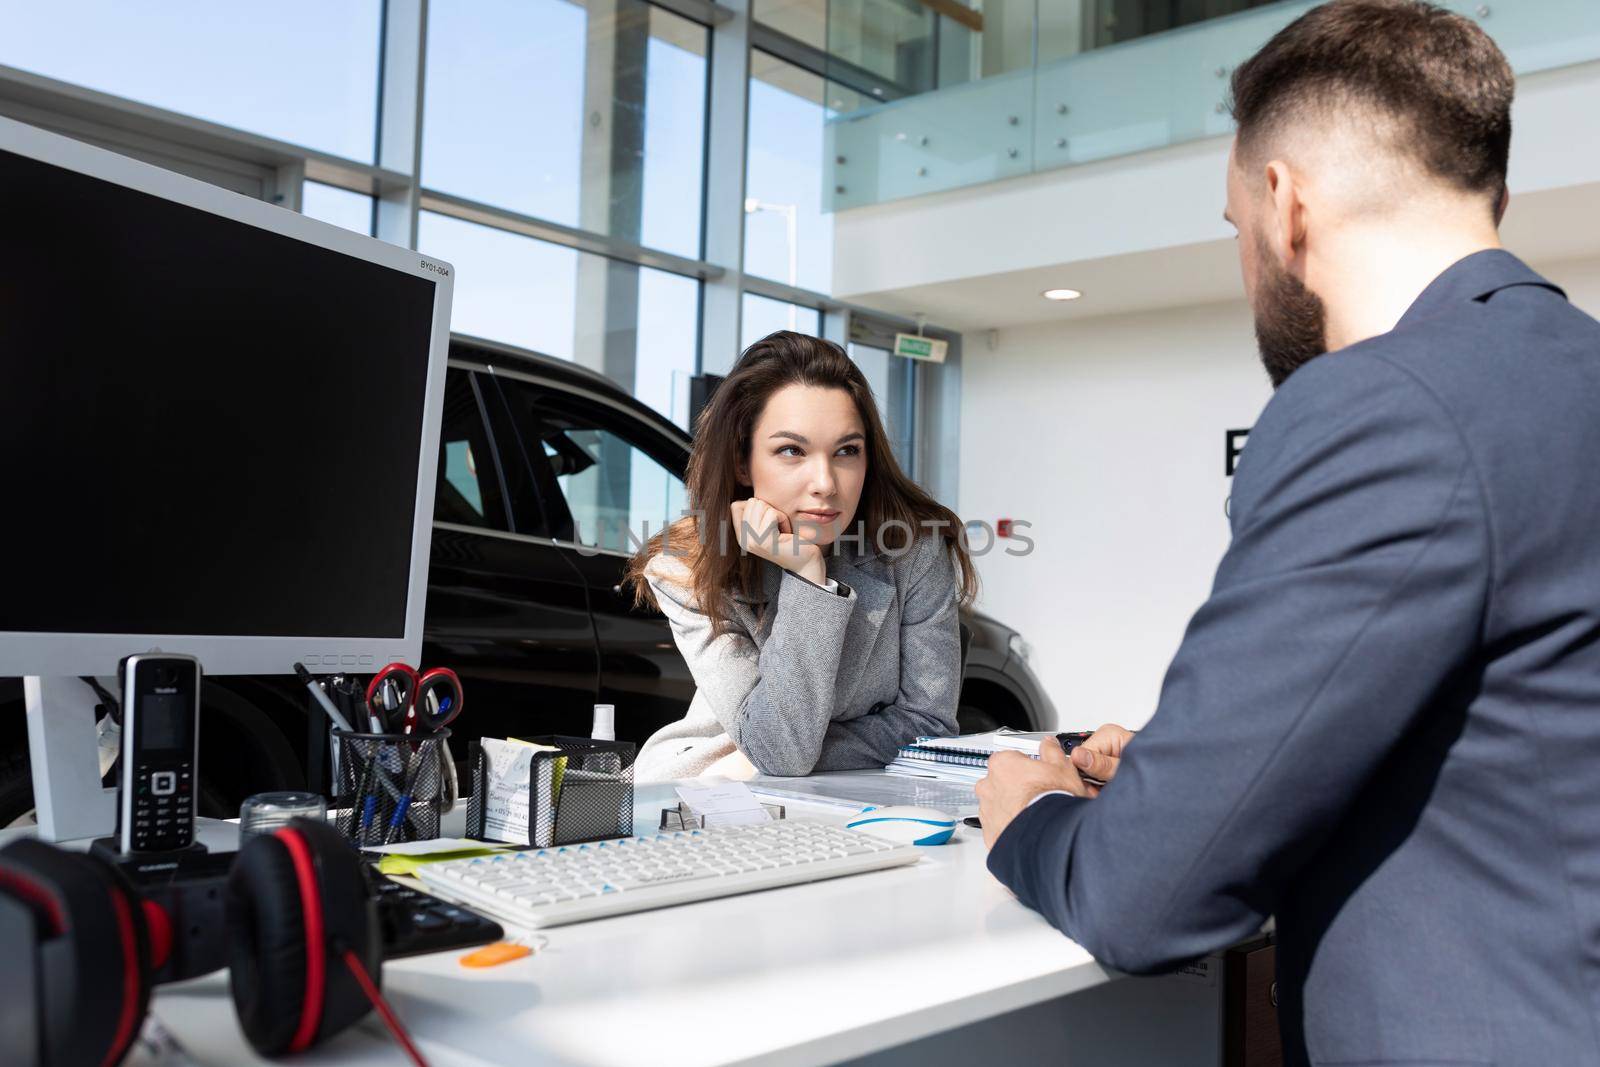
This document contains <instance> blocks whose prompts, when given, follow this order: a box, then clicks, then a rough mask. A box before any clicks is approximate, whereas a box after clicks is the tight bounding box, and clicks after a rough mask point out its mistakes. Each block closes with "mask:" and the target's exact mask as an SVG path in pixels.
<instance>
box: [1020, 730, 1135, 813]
mask: <svg viewBox="0 0 1600 1067" xmlns="http://www.w3.org/2000/svg"><path fill="white" fill-rule="evenodd" d="M1131 740H1133V731H1132V730H1124V729H1123V728H1122V727H1120V726H1118V725H1116V724H1115V723H1109V722H1108V723H1106V724H1105V725H1104V726H1102V727H1100V729H1098V730H1096V731H1095V732H1094V733H1092V734H1090V735H1089V738H1088V740H1086V741H1084V743H1083V744H1081V745H1079V746H1078V747H1077V748H1075V749H1073V750H1072V765H1073V766H1074V767H1076V768H1077V769H1078V773H1079V774H1080V775H1083V776H1084V777H1086V778H1098V779H1100V780H1101V781H1102V782H1109V781H1111V777H1112V775H1114V774H1116V773H1117V768H1118V767H1119V766H1121V765H1122V750H1123V749H1124V748H1126V747H1127V744H1128V742H1129V741H1131ZM1049 744H1050V742H1049V741H1045V742H1044V743H1043V744H1041V745H1040V748H1041V750H1042V749H1043V748H1045V747H1046V746H1048V745H1049ZM1098 792H1099V790H1098V789H1096V788H1095V787H1094V786H1090V787H1089V795H1090V796H1094V795H1095V794H1096V793H1098Z"/></svg>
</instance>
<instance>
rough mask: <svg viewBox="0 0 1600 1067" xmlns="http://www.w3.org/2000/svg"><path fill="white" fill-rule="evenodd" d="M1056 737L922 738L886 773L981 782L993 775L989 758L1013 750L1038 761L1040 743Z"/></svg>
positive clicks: (1012, 733)
mask: <svg viewBox="0 0 1600 1067" xmlns="http://www.w3.org/2000/svg"><path fill="white" fill-rule="evenodd" d="M1054 736H1055V735H1054V734H1052V733H1050V732H1049V731H1040V732H1035V733H1023V732H1021V731H1018V730H1005V729H1001V730H993V731H990V732H988V733H981V734H963V735H962V736H960V737H919V738H917V739H916V741H914V742H912V743H911V744H909V745H906V746H905V747H904V748H902V749H901V750H900V752H899V754H898V755H896V756H895V758H894V760H893V762H891V763H890V764H889V766H888V767H886V768H885V770H887V771H888V772H889V773H890V774H900V775H905V776H906V777H908V778H934V779H937V780H939V781H943V782H977V781H979V780H981V779H982V778H983V777H984V776H985V775H986V774H988V773H989V769H988V764H989V757H990V756H992V755H994V754H995V753H996V752H1002V751H1006V750H1008V749H1009V750H1011V751H1015V752H1023V753H1026V754H1027V755H1030V756H1032V757H1033V758H1035V759H1038V758H1039V742H1040V741H1042V740H1043V739H1044V738H1047V737H1054Z"/></svg>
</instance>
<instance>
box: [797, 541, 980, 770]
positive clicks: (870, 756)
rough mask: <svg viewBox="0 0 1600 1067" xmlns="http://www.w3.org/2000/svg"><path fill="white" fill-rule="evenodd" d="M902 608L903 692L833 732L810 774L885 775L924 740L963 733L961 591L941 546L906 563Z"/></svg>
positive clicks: (930, 544) (928, 547) (933, 544)
mask: <svg viewBox="0 0 1600 1067" xmlns="http://www.w3.org/2000/svg"><path fill="white" fill-rule="evenodd" d="M906 560H907V563H908V564H909V566H908V567H907V571H908V573H907V575H906V579H905V583H906V584H905V587H904V588H905V590H906V592H905V596H904V600H903V601H902V603H901V608H900V689H899V692H898V694H897V695H896V697H895V701H894V703H893V704H886V705H883V706H882V707H879V708H875V709H874V710H873V711H871V712H869V713H867V714H866V715H861V716H858V717H856V718H852V719H841V720H836V721H834V722H831V723H829V724H828V730H827V734H826V736H825V737H824V739H823V744H822V752H821V754H820V755H819V757H818V759H817V762H816V766H815V767H814V768H813V770H818V771H846V770H858V769H861V768H865V767H883V766H885V765H887V764H888V763H889V761H890V760H892V759H894V757H895V754H896V753H898V752H899V751H900V748H901V746H902V745H907V744H910V743H911V742H912V741H914V740H916V739H917V738H919V737H947V736H949V735H951V734H955V733H958V732H959V730H958V729H957V727H956V703H957V700H958V698H959V696H960V692H961V677H960V675H961V617H960V602H959V601H960V588H959V586H958V585H957V581H956V571H955V561H954V559H953V558H952V557H951V555H950V551H949V549H948V548H947V547H945V542H944V540H943V539H942V538H938V537H927V538H923V539H922V540H921V541H919V542H918V545H917V549H916V550H915V551H914V552H913V553H912V554H910V555H908V556H907V557H906Z"/></svg>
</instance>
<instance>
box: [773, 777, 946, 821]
mask: <svg viewBox="0 0 1600 1067" xmlns="http://www.w3.org/2000/svg"><path fill="white" fill-rule="evenodd" d="M749 785H750V791H751V792H752V793H754V794H755V795H756V796H758V797H761V798H763V799H770V800H775V801H777V802H778V803H780V804H810V805H814V806H818V807H825V808H832V809H834V810H836V811H841V812H849V813H850V814H854V813H855V812H858V811H860V810H861V809H862V808H865V807H867V806H869V805H871V806H874V807H880V808H881V807H887V806H888V805H890V804H912V805H916V806H918V807H924V808H938V809H939V810H940V811H946V812H949V813H950V814H951V815H954V816H956V817H957V818H962V817H964V816H967V815H976V814H978V795H977V794H976V793H975V792H973V789H972V786H970V785H968V784H966V783H964V782H942V781H939V780H937V779H933V778H905V777H901V776H899V775H893V774H886V773H884V772H883V771H832V772H829V773H826V774H813V775H811V776H810V777H808V778H776V777H773V776H771V775H765V774H761V775H757V776H756V777H754V778H752V779H750V782H749Z"/></svg>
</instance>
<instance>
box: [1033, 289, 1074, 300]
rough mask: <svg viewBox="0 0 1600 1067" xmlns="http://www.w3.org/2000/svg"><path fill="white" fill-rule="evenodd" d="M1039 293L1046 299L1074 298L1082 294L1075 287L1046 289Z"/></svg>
mask: <svg viewBox="0 0 1600 1067" xmlns="http://www.w3.org/2000/svg"><path fill="white" fill-rule="evenodd" d="M1039 295H1040V296H1042V297H1044V298H1045V299H1046V300H1076V299H1078V297H1080V296H1082V295H1083V294H1082V293H1080V292H1078V290H1076V289H1046V290H1045V291H1044V292H1043V293H1040V294H1039Z"/></svg>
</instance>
